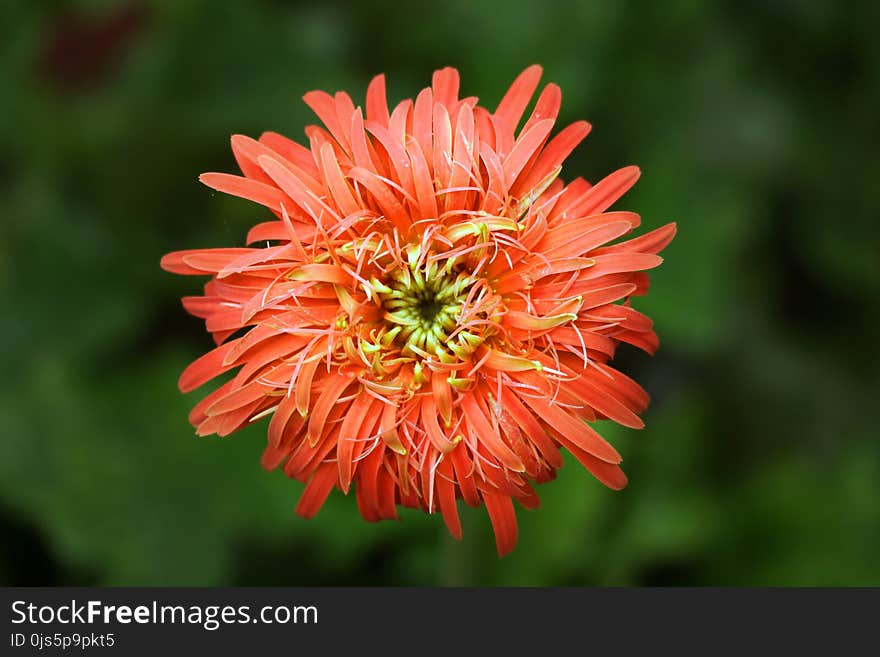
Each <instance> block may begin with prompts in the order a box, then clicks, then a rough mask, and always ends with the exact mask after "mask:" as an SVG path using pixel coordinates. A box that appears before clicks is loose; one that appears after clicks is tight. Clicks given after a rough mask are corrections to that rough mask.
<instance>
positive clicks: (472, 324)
mask: <svg viewBox="0 0 880 657" xmlns="http://www.w3.org/2000/svg"><path fill="white" fill-rule="evenodd" d="M540 76H541V68H540V67H539V66H532V67H530V68H527V69H526V70H525V71H523V73H522V74H520V76H519V77H518V78H517V79H516V80H515V81H514V83H513V85H512V86H511V87H510V89H509V91H508V92H507V93H506V94H505V96H504V97H503V99H502V100H501V102H500V103H499V105H498V107H497V109H496V110H495V111H494V112H489V111H488V110H486V109H485V108H483V107H481V106H479V105H478V104H477V99H476V98H474V97H467V98H459V75H458V72H457V71H456V70H454V69H451V68H445V69H443V70H440V71H437V72H435V73H434V76H433V80H432V85H431V87H429V88H426V89H424V90H422V91H421V92H420V93H419V95H418V96H417V97H416V99H415V101H413V100H405V101H403V102H401V103H399V104H398V105H397V106H396V107H395V108H394V109H393V110H389V108H388V105H387V102H386V95H385V79H384V77H383V76H381V75H380V76H377V77H376V78H374V79H373V81H372V82H371V83H370V85H369V87H368V89H367V94H366V108H365V110H364V109H362V108H361V107H356V106H355V104H354V102H353V101H352V99H351V98H350V97H349V96H348V95H347V94H345V93H342V92H340V93H337V94H336V95H334V96H331V95H329V94H327V93H324V92H322V91H312V92H309V93H307V94H306V95H305V96H304V100H305V102H306V103H307V104H308V105H309V107H311V108H312V110H314V112H315V113H316V114H317V116H318V117H319V118H320V119H321V121H322V122H323V124H324V126H325V127H324V128H322V127H318V126H309V127H307V128H306V135H307V137H308V139H309V147H308V148H306V147H304V146H302V145H300V144H298V143H296V142H294V141H291V140H289V139H287V138H286V137H283V136H281V135H280V134H276V133H274V132H266V133H264V134H263V135H262V136H261V137H260V138H259V139H258V140H254V139H251V138H249V137H245V136H243V135H235V136H233V137H232V150H233V152H234V154H235V158H236V160H237V162H238V164H239V166H240V168H241V170H242V173H243V174H244V175H243V176H236V175H230V174H225V173H206V174H204V175H202V176H201V178H200V180H201V181H202V182H203V183H204V184H206V185H207V186H208V187H211V188H213V189H215V190H218V191H220V192H225V193H228V194H232V195H234V196H239V197H242V198H245V199H248V200H251V201H254V202H256V203H259V204H261V205H263V206H265V207H266V208H268V209H269V210H270V211H271V212H272V213H273V214H274V215H275V217H276V218H275V219H274V220H272V221H269V222H266V223H260V224H258V225H256V226H254V227H253V228H252V229H251V230H250V232H249V234H248V236H247V243H248V244H258V243H259V244H263V246H255V247H253V248H216V249H199V250H191V251H178V252H174V253H170V254H168V255H166V256H165V257H164V258H163V259H162V263H161V264H162V267H163V268H164V269H166V270H168V271H170V272H173V273H176V274H190V275H209V276H211V279H210V280H209V281H208V283H207V284H206V285H205V289H204V294H203V295H201V296H193V297H185V298H184V299H183V305H184V307H185V308H186V310H188V311H189V312H190V313H191V314H193V315H195V316H197V317H200V318H203V319H204V320H205V323H206V327H207V330H208V331H209V332H211V333H212V334H213V337H214V341H215V343H216V345H217V347H216V348H215V349H213V350H212V351H209V352H208V353H206V354H205V355H204V356H202V357H201V358H199V359H198V360H196V361H195V362H194V363H192V364H191V365H190V366H189V367H188V368H186V370H185V371H184V372H183V374H182V375H181V377H180V381H179V386H180V389H181V390H182V391H183V392H188V391H190V390H193V389H195V388H197V387H199V386H201V385H202V384H204V383H206V382H207V381H209V380H211V379H214V378H215V377H217V376H219V375H221V374H224V373H226V372H229V371H231V370H237V372H236V373H235V375H234V376H232V378H230V379H229V380H228V381H226V382H225V383H223V384H222V385H220V387H218V388H217V389H216V390H214V391H213V392H212V393H210V394H209V395H207V396H206V397H205V398H204V399H202V401H200V402H199V403H198V404H197V405H196V407H195V408H194V409H193V411H192V413H191V414H190V418H189V419H190V421H191V422H192V424H193V425H194V426H195V427H196V431H197V433H198V435H202V436H203V435H207V434H217V435H219V436H225V435H228V434H230V433H232V432H234V431H236V430H237V429H240V428H241V427H243V426H245V425H246V424H248V423H250V422H253V421H255V420H257V419H259V418H263V417H266V416H270V417H271V420H270V421H269V428H268V445H267V447H266V450H265V452H264V455H263V459H262V462H263V465H264V466H265V467H266V468H267V469H274V468H277V467H278V466H280V465H282V464H283V469H284V472H285V473H286V474H287V475H288V476H290V477H292V478H294V479H297V480H299V481H302V482H304V483H305V489H304V491H303V494H302V497H301V498H300V501H299V503H298V505H297V509H296V510H297V512H298V513H299V514H300V515H302V516H304V517H311V516H313V515H314V514H315V513H316V512H317V511H318V510H319V508H320V507H321V505H322V504H323V503H324V501H325V500H326V498H327V497H328V495H329V494H330V492H331V491H332V490H333V489H334V488H338V489H340V490H342V491H343V492H344V493H346V494H347V493H349V492H350V490H351V489H352V488H354V491H355V497H356V499H357V504H358V507H359V509H360V512H361V514H362V515H363V517H364V518H365V519H367V520H369V521H377V520H382V519H387V518H395V517H396V515H397V507H398V506H403V507H411V508H416V509H422V510H424V511H427V512H428V513H434V512H436V511H438V510H439V512H440V513H441V514H442V516H443V519H444V520H445V523H446V525H447V527H448V529H449V531H450V533H451V534H452V535H453V536H455V537H456V538H461V523H460V521H459V515H458V508H457V500H458V499H462V500H464V502H465V503H466V504H468V505H470V506H473V507H477V506H480V505H485V507H486V510H487V512H488V515H489V519H490V522H491V524H492V526H493V529H494V532H495V537H496V543H497V548H498V552H499V554H500V555H504V554H506V553H508V552H509V551H510V550H511V549H513V547H514V545H515V544H516V540H517V524H516V516H515V513H514V506H513V500H516V501H517V502H519V504H520V505H521V506H523V507H525V508H527V509H533V508H535V507H536V506H538V497H537V495H536V493H535V490H534V488H533V484H535V483H537V484H540V483H543V482H546V481H548V480H550V479H553V477H554V476H555V473H556V470H557V469H558V468H560V467H561V466H562V464H563V459H562V455H561V453H560V448H564V449H565V450H568V451H569V452H570V453H571V454H572V455H573V456H574V457H575V458H576V459H577V460H578V461H579V462H580V463H581V464H582V465H583V466H584V467H585V468H586V469H587V470H589V471H590V472H591V473H592V474H593V475H594V476H595V477H596V478H597V479H598V480H599V481H601V482H602V483H603V484H605V485H606V486H608V487H610V488H612V489H620V488H623V487H624V486H625V485H626V481H627V480H626V476H625V475H624V473H623V471H622V470H621V469H620V465H619V464H620V461H621V457H620V455H619V454H618V453H617V451H616V450H615V449H614V448H613V447H612V446H611V445H609V444H608V443H607V442H606V441H605V440H604V439H603V438H602V437H601V436H599V434H598V433H596V431H595V430H594V429H593V428H592V427H591V426H590V424H589V423H590V422H593V421H595V420H597V419H606V418H607V419H611V420H614V421H616V422H618V423H620V424H622V425H624V426H627V427H633V428H641V427H642V426H643V423H642V421H641V420H640V419H639V413H641V412H642V411H643V410H644V409H645V408H646V406H647V404H648V395H647V394H646V393H645V392H644V391H643V390H642V388H641V387H639V385H638V384H636V383H635V382H634V381H633V380H632V379H630V378H629V377H627V376H626V375H624V374H623V373H621V372H619V371H617V370H615V369H614V368H612V367H611V366H610V365H609V361H610V360H611V359H612V357H613V356H614V352H615V349H616V347H617V345H618V344H619V343H621V342H627V343H630V344H633V345H635V346H636V347H639V348H641V349H643V350H645V351H647V352H649V353H653V352H654V351H655V349H656V348H657V344H658V341H657V336H656V334H655V333H654V331H653V329H652V324H651V320H650V319H648V318H647V317H646V316H645V315H643V314H641V313H640V312H638V311H637V310H635V309H633V307H632V306H631V304H630V302H631V299H632V298H633V297H637V296H639V295H643V294H645V293H646V292H647V289H648V276H647V274H645V273H643V272H644V270H647V269H651V268H653V267H656V266H657V265H659V264H660V263H661V258H660V257H659V256H658V255H657V254H658V252H659V251H661V250H662V249H663V248H664V247H665V246H666V245H667V244H668V243H669V242H670V240H671V239H672V237H673V235H674V233H675V225H674V224H668V225H666V226H663V227H662V228H659V229H657V230H654V231H652V232H649V233H647V234H644V235H642V236H641V237H636V238H634V239H629V240H627V241H616V240H618V238H621V237H623V236H624V235H627V234H628V233H630V232H631V231H632V230H633V229H634V228H636V227H637V226H638V225H639V223H640V219H639V216H638V215H636V214H634V213H632V212H622V211H614V212H609V211H608V208H609V207H610V206H611V205H612V204H613V203H614V202H615V201H616V200H617V199H618V198H619V197H620V196H622V195H623V194H624V193H625V192H626V191H627V190H628V189H629V188H630V187H631V186H632V185H633V184H634V183H635V182H636V180H637V179H638V177H639V169H638V168H637V167H634V166H630V167H626V168H623V169H620V170H619V171H616V172H615V173H613V174H611V175H609V176H608V177H607V178H605V179H603V180H602V181H600V182H598V183H596V184H595V185H590V183H588V182H587V181H586V180H584V179H582V178H576V179H574V180H572V181H571V182H570V183H568V184H567V185H566V184H565V183H563V181H562V180H561V179H560V178H559V173H560V170H561V168H562V162H563V160H564V159H565V158H566V157H567V156H568V155H569V153H571V151H572V150H573V149H574V148H575V147H576V146H577V145H578V143H579V142H580V141H581V140H582V139H583V138H584V137H586V135H587V133H589V131H590V125H589V124H588V123H586V122H584V121H579V122H577V123H574V124H572V125H570V126H568V127H566V128H565V129H563V130H561V131H560V132H559V133H558V134H556V135H555V136H554V137H552V138H551V137H550V134H551V131H552V128H553V125H554V122H555V119H556V117H557V115H558V112H559V107H560V99H561V92H560V90H559V87H557V86H556V85H555V84H548V85H547V86H546V87H544V89H543V91H542V92H541V94H540V96H539V97H538V100H537V101H536V103H535V106H534V109H533V110H532V112H531V114H530V116H529V117H528V119H527V120H526V122H525V124H524V125H523V126H522V128H521V129H520V130H519V131H517V126H518V125H519V123H520V122H521V118H522V116H523V115H524V112H525V110H526V107H527V106H528V104H529V102H530V100H531V98H532V95H533V94H534V92H535V89H536V87H537V85H538V82H539V79H540Z"/></svg>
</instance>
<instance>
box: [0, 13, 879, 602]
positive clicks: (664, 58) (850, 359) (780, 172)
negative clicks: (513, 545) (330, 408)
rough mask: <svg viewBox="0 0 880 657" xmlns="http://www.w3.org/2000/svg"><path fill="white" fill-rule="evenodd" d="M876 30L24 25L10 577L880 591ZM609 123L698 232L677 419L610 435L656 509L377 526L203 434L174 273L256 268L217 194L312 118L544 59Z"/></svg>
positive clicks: (552, 20) (1, 98)
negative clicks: (211, 256)
mask: <svg viewBox="0 0 880 657" xmlns="http://www.w3.org/2000/svg"><path fill="white" fill-rule="evenodd" d="M877 7H878V5H877V3H868V2H865V3H857V2H850V3H842V2H806V1H805V2H795V1H794V0H790V1H786V0H775V1H771V2H756V1H755V2H751V1H750V2H733V1H728V2H713V3H703V2H694V1H687V0H677V1H673V2H664V3H648V2H642V3H636V2H614V3H604V2H603V3H593V2H584V3H559V4H556V3H548V2H535V3H526V4H524V3H517V2H509V1H504V2H502V1H500V0H496V1H494V2H480V3H475V2H469V1H464V0H449V1H447V2H444V3H431V4H430V5H425V7H424V8H422V7H420V6H418V5H416V4H413V3H410V4H405V3H398V2H390V1H388V2H379V3H372V4H368V3H352V4H350V5H347V4H341V3H335V2H322V3H313V4H306V3H283V2H238V3H225V2H224V3H219V2H207V0H198V1H196V0H165V1H156V2H127V3H113V2H103V1H82V2H74V3H67V4H64V5H63V7H62V8H59V3H55V2H51V3H50V2H35V1H26V0H13V1H12V2H10V1H8V0H7V1H6V2H4V3H3V22H4V26H3V28H2V33H3V36H2V38H0V55H2V56H0V89H2V91H0V139H2V148H0V208H2V215H0V300H2V314H3V321H2V323H0V345H2V346H0V354H2V359H0V366H2V372H3V376H2V378H0V433H2V440H0V539H2V540H0V582H2V583H4V584H112V585H149V584H154V585H160V584H165V585H184V584H197V585H201V584H208V585H230V584H240V585H251V584H254V585H269V584H278V585H281V584H391V585H402V584H419V585H434V584H477V585H500V584H511V585H525V584H528V585H659V584H686V585H710V584H724V585H771V584H772V585H807V584H816V585H829V584H851V585H867V584H873V585H878V584H880V444H878V433H880V432H878V430H877V422H876V420H875V419H874V417H873V414H874V411H875V410H876V407H877V396H878V390H880V386H878V371H880V358H878V354H880V348H878V340H880V304H878V301H880V248H878V246H880V245H878V234H880V230H878V212H877V208H878V202H877V181H878V177H880V166H878V163H880V159H878V155H877V146H878V144H880V121H878V118H877V108H878V107H880V57H878V47H877V37H876V32H877V27H878V25H880V12H878V9H877ZM534 62H538V63H541V64H543V65H544V67H545V81H554V82H556V83H558V84H559V85H560V86H561V87H562V89H563V97H564V101H563V110H562V116H561V122H562V123H568V122H571V121H573V120H576V119H580V118H585V119H587V120H589V121H591V122H592V123H593V126H594V130H593V133H592V134H591V135H590V137H589V138H588V139H587V141H586V142H585V144H584V145H582V146H581V147H580V148H579V149H578V151H576V153H575V155H574V156H573V157H572V158H571V159H570V160H569V162H568V163H567V165H566V168H565V170H564V172H563V176H565V177H568V178H571V177H573V176H575V175H584V176H586V177H587V178H588V179H590V180H596V179H598V178H599V177H601V176H603V175H605V174H607V173H609V172H611V171H613V170H614V169H616V168H618V167H620V166H623V165H626V164H631V163H637V164H639V165H640V166H641V167H642V170H643V177H642V180H641V181H640V182H639V184H638V185H637V186H636V187H635V188H634V189H633V190H632V192H630V193H629V194H628V196H627V197H626V198H625V199H624V201H622V202H621V203H620V204H619V207H622V208H626V209H632V210H635V211H637V212H639V213H641V214H642V215H643V220H644V224H645V227H646V228H652V227H655V226H659V225H661V224H663V223H665V222H667V221H670V220H676V221H678V223H679V236H678V237H677V239H676V241H675V242H674V243H673V244H672V245H671V246H670V247H669V248H668V249H667V250H666V251H665V253H664V255H665V256H666V263H665V264H664V265H663V266H662V267H661V268H660V269H659V270H657V271H656V272H655V274H654V276H653V289H652V294H651V295H650V296H649V297H647V298H645V299H642V300H640V301H639V303H638V304H637V305H638V307H639V308H640V309H642V310H645V311H646V312H648V313H649V314H650V315H651V316H652V317H653V318H654V320H655V322H656V326H657V330H658V332H659V334H660V336H661V343H662V344H661V350H660V352H659V353H658V355H657V356H656V357H655V358H653V359H652V358H648V357H645V356H642V355H640V354H638V353H635V351H634V350H628V349H623V350H622V351H621V356H620V359H619V362H620V363H621V367H622V368H623V369H624V370H625V371H627V372H629V373H630V374H632V375H634V376H635V377H636V378H637V379H639V380H640V381H642V382H643V383H644V384H645V386H646V387H647V389H648V390H649V392H650V393H651V394H652V396H653V399H654V402H653V404H652V407H651V409H650V410H649V412H648V414H647V417H646V420H647V428H646V429H645V430H643V431H641V432H636V431H631V430H626V429H618V428H615V427H613V426H603V427H601V431H602V432H603V433H604V434H605V435H606V436H608V437H609V438H610V439H611V441H612V442H613V443H614V444H615V445H616V446H617V447H618V448H619V449H620V451H621V452H622V453H623V454H624V457H625V459H626V461H625V464H624V465H625V467H626V469H627V472H628V474H629V476H630V481H631V483H630V486H629V487H628V488H627V489H626V490H624V491H623V492H620V493H614V492H611V491H609V490H606V489H605V488H603V487H602V486H601V485H600V484H599V483H598V482H596V481H595V480H593V479H592V477H590V476H589V475H588V474H587V473H586V472H584V471H583V470H582V469H581V468H580V467H579V466H578V465H577V464H576V463H574V462H571V463H569V464H568V465H567V467H565V468H564V469H563V470H562V471H561V472H560V476H559V478H558V479H557V480H556V481H555V482H553V483H551V484H548V485H546V486H544V487H543V488H542V489H541V491H540V492H541V493H542V499H543V506H542V508H541V509H540V510H538V511H534V512H525V511H522V510H520V512H519V514H518V515H519V518H520V543H519V547H518V548H517V550H516V551H515V552H514V553H513V554H512V555H511V556H509V557H507V558H504V559H501V560H499V559H498V558H497V557H496V555H495V551H494V544H493V540H492V535H491V529H490V526H489V523H488V519H487V518H486V517H485V515H484V513H483V512H482V511H473V510H470V509H466V508H464V506H463V505H462V513H463V516H464V523H465V540H464V541H463V542H462V543H457V542H455V541H453V540H451V539H450V538H448V536H447V535H446V531H445V529H444V528H443V524H442V521H441V520H440V518H439V516H426V515H423V514H420V513H408V512H405V513H403V520H402V521H400V522H396V523H384V524H378V525H371V524H367V523H365V522H363V521H362V520H361V519H360V516H359V514H358V512H357V509H356V505H355V504H354V500H353V499H350V498H345V497H344V496H343V495H341V494H340V493H334V494H333V495H332V496H331V499H330V500H329V501H328V503H327V505H326V507H325V508H324V510H323V511H322V512H321V513H320V514H319V515H318V516H317V518H315V519H314V520H311V521H305V520H302V519H300V518H298V517H296V516H295V515H294V513H293V507H294V505H295V503H296V500H297V498H298V496H299V493H300V490H301V485H300V484H298V483H296V482H292V481H289V480H287V479H285V477H284V476H283V474H282V473H280V472H274V473H271V474H267V473H265V472H264V471H262V470H261V469H260V465H259V457H260V454H261V451H262V448H263V444H264V440H265V428H266V424H265V422H262V423H259V426H255V427H252V428H250V429H249V430H246V431H243V432H241V433H239V434H236V435H234V436H231V437H229V438H226V439H217V438H204V439H198V438H196V437H195V436H194V435H193V432H192V430H191V428H190V427H189V425H188V424H187V421H186V414H187V412H188V410H189V408H190V407H191V406H192V405H193V404H194V403H195V401H196V400H197V399H198V397H199V393H194V394H191V395H188V396H183V395H181V394H180V393H179V392H178V391H177V388H176V379H177V376H178V374H179V372H180V371H181V370H182V369H183V367H184V366H185V365H186V364H188V363H189V362H190V360H192V359H194V358H195V357H196V356H197V355H199V354H201V353H202V352H204V351H205V350H206V349H207V348H209V346H210V339H209V337H208V335H207V334H205V333H204V330H203V325H202V323H201V321H200V320H197V319H195V318H191V317H189V316H187V315H186V314H185V313H184V311H183V309H182V308H181V307H180V304H179V300H178V299H179V297H180V296H182V295H184V294H194V293H197V292H198V290H200V285H201V282H200V281H199V280H197V279H194V278H183V277H175V276H172V275H170V274H166V273H164V272H162V271H161V270H160V269H159V266H158V262H159V258H160V256H161V255H162V254H163V253H165V252H166V251H170V250H175V249H184V248H195V247H202V246H226V245H241V244H242V243H243V240H244V236H245V233H246V231H247V228H248V227H249V226H250V225H252V224H253V223H255V222H257V221H260V220H265V219H267V218H268V216H267V213H266V212H264V211H263V209H262V208H260V207H259V206H256V205H254V204H249V203H247V202H245V201H241V200H238V199H234V198H231V197H225V196H222V195H219V194H215V193H212V192H211V191H210V190H208V189H207V188H205V187H203V186H201V185H200V184H199V183H198V182H197V181H196V176H197V175H198V174H199V173H201V172H203V171H234V170H235V163H234V160H233V157H232V154H231V152H230V150H229V143H228V137H229V135H231V134H233V133H238V132H241V133H245V134H250V135H252V136H257V135H258V134H259V133H260V132H262V131H263V130H269V129H271V130H277V131H280V132H283V133H286V134H288V135H290V136H292V137H294V138H297V139H300V138H302V137H303V132H302V130H303V127H304V126H305V125H306V124H307V123H310V122H313V117H312V116H311V115H310V113H309V110H308V109H307V108H306V107H305V105H304V104H303V103H302V102H301V101H300V96H301V95H302V94H303V93H305V92H306V91H308V90H310V89H315V88H318V89H325V90H328V91H335V90H337V89H345V90H347V91H349V92H350V93H352V95H353V96H354V97H355V98H356V99H357V101H358V102H361V101H362V99H363V93H364V90H365V89H366V85H367V83H368V81H369V79H370V78H371V77H372V76H373V75H374V74H376V73H378V72H385V73H386V74H387V75H388V88H389V95H390V97H391V99H392V101H395V102H396V101H398V100H400V99H402V98H405V97H414V96H415V94H416V93H417V92H418V91H419V89H421V88H422V87H423V86H426V85H427V84H428V83H429V80H430V75H431V72H432V71H433V70H434V69H435V68H439V67H442V66H445V65H453V66H456V67H457V68H459V70H460V71H461V73H462V79H463V85H462V87H463V88H462V91H463V92H464V93H465V94H466V95H471V94H473V95H478V96H480V98H481V99H482V101H483V103H484V104H486V105H487V106H490V107H494V105H495V104H496V103H497V101H498V100H499V99H500V97H501V95H502V93H503V91H504V90H505V89H506V87H507V85H508V84H509V83H510V82H511V80H512V79H513V78H514V77H515V75H516V74H517V73H518V72H519V71H520V70H521V69H523V68H524V67H525V66H527V65H529V64H531V63H534Z"/></svg>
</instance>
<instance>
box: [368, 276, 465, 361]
mask: <svg viewBox="0 0 880 657" xmlns="http://www.w3.org/2000/svg"><path fill="white" fill-rule="evenodd" d="M473 282H474V281H473V280H472V279H471V278H470V277H468V276H467V275H465V274H463V273H459V272H456V271H454V270H451V269H450V268H448V267H447V268H445V269H443V270H441V269H439V268H438V267H436V266H434V265H428V266H427V267H426V268H424V269H421V268H417V267H404V268H402V269H399V270H396V271H394V272H393V273H392V274H391V275H390V276H389V278H388V279H387V280H385V281H384V282H383V283H382V284H381V285H377V286H376V289H377V292H378V294H379V297H380V299H381V301H382V306H383V307H384V309H385V316H384V317H385V320H386V321H387V322H390V323H391V324H393V325H395V326H394V328H395V329H397V333H396V337H395V342H396V343H397V344H398V345H399V346H400V347H401V350H402V351H403V352H404V353H405V354H406V355H409V356H424V355H426V354H427V355H434V356H437V357H439V358H441V360H446V359H447V357H448V355H449V352H450V351H452V352H455V351H456V348H457V347H458V343H459V340H457V339H455V340H453V341H450V336H452V334H453V333H454V332H455V330H456V328H457V327H458V324H459V320H460V317H461V311H462V307H463V305H464V301H465V299H466V297H467V294H468V290H469V289H470V287H471V285H472V284H473ZM392 330H393V329H392ZM451 342H454V344H451Z"/></svg>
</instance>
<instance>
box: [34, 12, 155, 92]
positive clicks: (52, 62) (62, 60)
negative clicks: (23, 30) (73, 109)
mask: <svg viewBox="0 0 880 657" xmlns="http://www.w3.org/2000/svg"><path fill="white" fill-rule="evenodd" d="M146 18H147V10H146V7H144V6H143V5H142V4H139V3H138V4H130V5H127V6H123V7H117V8H115V9H113V10H110V11H107V12H105V13H104V14H99V15H92V16H88V17H83V16H73V15H71V14H69V13H67V14H64V15H62V16H60V17H59V18H58V19H56V21H55V23H54V25H53V26H52V27H51V28H50V32H49V34H48V38H47V43H46V46H45V48H44V50H43V54H42V56H41V58H40V72H41V74H42V77H44V78H46V79H47V80H48V81H49V82H50V83H52V84H53V86H56V87H57V88H59V89H61V90H64V91H76V90H79V89H82V88H85V87H90V86H95V85H99V84H101V83H102V82H104V81H106V79H107V77H108V76H109V75H111V74H112V73H113V72H114V71H115V69H116V67H117V66H118V63H119V61H120V59H121V58H122V56H123V55H124V54H125V52H126V51H127V50H128V49H129V48H130V47H131V46H132V44H133V43H134V41H135V37H136V36H137V34H138V33H139V32H141V30H142V29H143V27H144V25H145V23H146Z"/></svg>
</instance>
